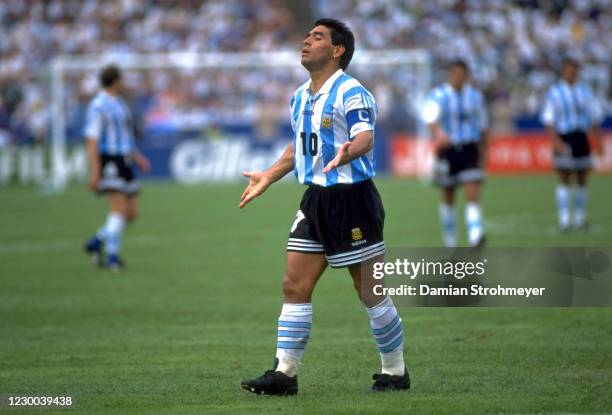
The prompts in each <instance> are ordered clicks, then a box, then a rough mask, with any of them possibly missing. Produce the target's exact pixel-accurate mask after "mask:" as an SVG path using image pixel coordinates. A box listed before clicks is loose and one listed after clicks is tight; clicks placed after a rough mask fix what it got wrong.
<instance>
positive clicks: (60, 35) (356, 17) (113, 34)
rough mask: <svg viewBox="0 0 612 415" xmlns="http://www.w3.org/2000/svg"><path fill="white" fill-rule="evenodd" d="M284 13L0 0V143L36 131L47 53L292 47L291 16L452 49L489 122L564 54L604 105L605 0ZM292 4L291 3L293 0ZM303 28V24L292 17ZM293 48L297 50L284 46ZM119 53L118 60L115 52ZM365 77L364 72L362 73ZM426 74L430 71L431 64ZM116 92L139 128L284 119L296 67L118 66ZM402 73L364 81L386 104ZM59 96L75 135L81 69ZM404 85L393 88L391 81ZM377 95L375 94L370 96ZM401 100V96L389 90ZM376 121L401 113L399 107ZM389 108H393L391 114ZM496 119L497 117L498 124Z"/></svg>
mask: <svg viewBox="0 0 612 415" xmlns="http://www.w3.org/2000/svg"><path fill="white" fill-rule="evenodd" d="M309 4H310V9H309V10H308V12H307V13H306V15H303V14H302V15H297V14H296V7H292V4H291V2H290V1H289V0H287V1H283V0H208V1H196V0H31V1H23V0H2V1H0V22H1V25H0V146H1V145H2V144H5V143H8V142H17V143H22V142H33V141H44V140H45V139H46V138H47V137H48V134H49V124H50V115H49V109H50V107H49V69H48V63H49V62H50V60H51V59H52V58H53V57H54V56H57V55H59V54H83V53H92V54H101V53H114V54H120V53H123V52H136V53H163V52H183V51H191V52H218V51H223V52H237V51H279V50H291V51H296V50H297V49H299V47H300V42H301V40H302V38H303V36H304V31H303V27H304V24H303V21H302V20H301V19H304V18H308V19H315V18H316V17H318V16H333V17H338V18H340V19H342V20H345V21H347V23H349V25H350V26H351V28H352V29H353V30H354V32H355V34H356V37H357V42H358V43H357V45H358V48H360V49H389V48H422V49H427V50H429V51H430V52H431V53H432V54H433V58H434V63H435V65H434V67H435V68H441V67H443V64H444V63H445V62H448V61H449V60H451V59H454V58H457V57H462V58H464V59H466V60H467V61H468V63H469V64H470V66H471V68H472V73H473V77H474V80H475V82H476V83H477V84H478V85H479V86H481V87H482V88H483V89H484V90H485V93H486V96H487V98H488V100H489V102H490V104H491V110H492V113H493V118H494V121H495V120H496V119H500V120H503V119H507V120H511V119H513V118H515V117H518V116H521V115H525V114H534V113H536V112H537V109H538V105H539V100H540V97H541V94H542V91H543V90H544V89H545V88H546V87H547V86H548V85H549V84H550V83H551V82H552V81H553V80H554V79H555V68H557V66H558V64H559V62H560V59H561V57H563V56H564V55H567V54H571V55H572V56H574V57H576V58H578V59H579V60H580V61H581V62H583V65H584V75H585V76H586V77H587V78H588V79H589V81H590V82H592V83H593V85H594V86H595V87H596V89H597V91H598V92H599V94H600V95H601V96H602V98H604V99H605V100H607V101H606V105H607V108H608V112H610V108H611V105H610V96H611V93H610V88H611V86H610V76H611V74H610V71H611V69H610V68H611V67H612V65H611V56H610V55H611V53H610V52H611V51H612V0H574V1H569V0H565V1H564V0H548V1H544V0H539V1H538V0H515V1H504V0H463V1H459V0H432V1H426V2H423V1H418V0H368V1H357V0H334V1H333V2H329V1H325V0H313V1H311V2H310V3H309ZM293 5H295V3H294V4H293ZM306 26H307V25H306ZM296 59H297V54H296ZM119 63H120V62H119ZM366 75H367V74H365V75H364V76H366ZM434 75H435V76H434V80H435V81H436V82H437V81H440V80H441V79H443V75H444V74H443V72H441V71H439V70H437V71H436V72H435V74H434ZM125 78H126V79H125V80H126V86H127V87H128V90H129V92H130V102H131V104H132V106H133V109H134V111H135V112H136V114H137V117H138V119H140V120H142V123H143V124H144V125H145V126H146V125H157V124H159V125H164V124H175V125H176V124H180V125H182V126H193V127H199V126H202V125H207V124H211V123H215V122H217V123H218V122H232V121H236V120H239V119H245V120H251V121H252V120H260V119H264V120H265V119H271V120H273V121H281V119H283V121H286V120H284V118H285V117H286V114H287V105H288V97H289V96H290V95H291V93H292V91H293V89H294V88H295V87H296V86H297V85H299V83H301V82H302V81H303V80H304V78H305V72H303V71H301V70H299V69H296V70H289V71H287V70H285V69H277V70H269V71H253V70H247V69H244V70H231V71H228V70H225V71H223V70H219V71H214V72H213V71H208V72H202V71H198V70H194V69H181V70H147V71H131V72H129V73H127V74H126V77H125ZM405 78H406V77H405V76H403V75H402V74H397V75H396V76H392V77H388V76H378V77H376V76H374V77H373V78H372V79H371V80H368V79H366V80H365V81H366V82H365V83H366V84H367V83H368V82H372V83H374V84H375V85H369V86H370V87H371V88H372V89H375V91H374V92H375V95H377V92H379V94H380V98H379V100H380V101H381V102H382V103H383V107H384V106H385V105H384V103H385V102H388V103H392V102H396V101H397V99H399V98H398V97H395V96H393V91H397V90H400V91H401V90H403V89H401V88H400V89H398V88H395V87H394V85H393V83H394V82H399V83H401V82H404V81H405V80H406V79H405ZM66 86H67V89H66V100H65V102H64V105H65V110H66V114H67V117H68V119H67V121H68V127H69V129H71V135H73V136H78V135H79V132H80V126H81V125H82V122H83V118H84V110H85V105H86V103H87V100H88V99H90V98H91V96H92V95H93V94H94V93H95V91H96V89H97V74H96V73H93V72H91V71H89V72H87V71H83V72H80V73H74V74H72V75H70V76H68V77H67V83H66ZM404 87H405V85H404ZM377 98H378V95H377ZM400 102H401V99H400ZM388 107H389V108H395V109H396V111H395V112H393V111H387V110H385V111H383V114H384V115H385V116H388V117H389V118H391V119H392V118H396V119H400V120H401V119H405V117H404V114H401V112H402V111H409V109H406V108H402V106H401V105H388ZM398 112H400V113H398ZM501 124H503V123H502V122H500V125H501Z"/></svg>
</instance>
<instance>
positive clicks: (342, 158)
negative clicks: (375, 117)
mask: <svg viewBox="0 0 612 415" xmlns="http://www.w3.org/2000/svg"><path fill="white" fill-rule="evenodd" d="M373 142H374V136H373V135H372V131H362V132H360V133H359V134H357V135H356V136H355V138H354V139H353V141H347V142H346V143H344V144H342V147H340V150H339V151H338V154H336V157H334V159H333V160H332V161H330V162H329V163H327V166H325V167H324V168H323V173H326V174H327V173H329V172H330V171H332V170H333V169H335V168H337V167H340V166H344V165H345V164H348V163H350V162H351V161H353V160H355V159H356V158H359V157H361V156H363V155H364V154H366V153H367V152H368V151H370V150H372V144H373Z"/></svg>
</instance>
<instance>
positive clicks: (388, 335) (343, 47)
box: [240, 19, 410, 395]
mask: <svg viewBox="0 0 612 415" xmlns="http://www.w3.org/2000/svg"><path fill="white" fill-rule="evenodd" d="M354 42H355V41H354V37H353V34H352V32H351V31H350V29H349V28H348V27H347V26H346V25H345V24H344V23H342V22H340V21H338V20H335V19H320V20H318V21H317V22H316V23H315V24H314V27H313V28H312V30H311V31H310V32H308V34H307V35H306V38H305V39H304V42H303V49H302V55H301V62H302V65H303V66H304V67H305V68H306V69H307V70H308V72H309V74H310V80H309V81H307V82H306V83H304V84H303V85H302V86H300V87H299V88H298V89H297V91H296V92H295V94H294V95H293V97H292V98H291V125H292V127H293V131H294V137H293V141H292V143H291V144H289V145H288V146H287V149H286V150H285V152H284V154H283V155H282V156H281V157H280V158H279V159H278V160H277V161H276V162H275V163H274V164H273V165H272V166H271V167H270V168H268V169H267V170H265V171H263V172H245V173H244V175H245V176H246V177H248V178H249V184H248V186H247V187H246V189H245V191H244V193H243V194H242V197H241V200H240V207H241V208H242V207H244V206H245V205H246V204H247V203H249V202H250V201H251V200H253V198H255V197H257V196H259V195H261V194H262V193H263V192H264V191H265V190H266V189H267V188H268V187H269V186H270V185H271V184H272V183H274V182H276V181H277V180H279V179H281V178H282V177H283V176H285V175H286V174H287V173H289V172H290V171H292V170H293V171H294V173H295V175H296V176H297V178H298V180H299V182H300V183H302V184H304V185H306V186H308V188H307V189H306V191H305V193H304V196H303V198H302V201H301V203H300V208H299V210H298V211H297V215H296V217H295V220H294V222H293V225H292V227H291V230H290V233H289V242H288V244H287V261H286V269H285V277H284V281H283V292H284V304H283V307H282V311H281V314H280V317H279V319H278V337H277V349H276V358H275V363H274V367H273V369H272V370H269V371H267V372H266V373H264V375H262V376H261V377H259V378H256V379H251V380H245V381H243V382H242V387H243V388H244V389H246V390H248V391H251V392H254V393H258V394H270V395H293V394H296V393H297V390H298V386H297V372H298V366H299V365H300V361H301V359H302V355H303V352H304V348H305V346H306V343H307V341H308V338H309V336H310V328H311V324H312V303H311V298H312V293H313V291H314V288H315V285H316V283H317V281H318V280H319V278H320V277H321V275H322V274H323V272H324V271H325V269H326V268H327V265H328V264H329V265H330V266H332V267H347V268H348V271H349V274H350V276H351V277H352V279H353V282H354V286H355V289H356V290H357V293H358V295H359V297H360V299H361V300H362V302H363V303H364V305H365V307H366V310H367V313H368V315H369V318H370V327H371V329H372V333H373V335H374V338H375V341H376V344H377V347H378V350H379V352H380V357H381V362H382V373H381V374H376V375H374V379H375V383H374V385H373V386H372V390H374V391H389V390H401V389H408V388H409V386H410V379H409V375H408V371H407V369H406V367H405V365H404V358H403V326H402V320H401V318H400V317H399V315H398V313H397V310H396V308H395V306H394V304H393V302H392V300H391V298H389V297H380V296H376V295H374V293H373V291H372V286H373V280H372V277H371V267H372V263H373V262H375V261H381V260H383V258H384V257H383V255H384V252H385V245H384V240H383V223H384V218H385V213H384V209H383V205H382V201H381V199H380V196H379V194H378V191H377V190H376V187H375V186H374V183H373V182H372V177H373V176H374V150H373V141H374V124H375V121H376V103H375V101H374V97H373V96H372V94H370V92H369V91H368V90H366V89H365V88H364V87H363V86H362V85H361V84H360V83H359V82H358V81H357V80H356V79H354V78H352V77H351V76H349V75H347V74H346V73H344V70H345V69H346V68H347V67H348V65H349V63H350V61H351V58H352V55H353V51H354V49H355V44H354ZM362 266H363V268H362ZM362 269H363V271H362ZM338 324H341V316H338Z"/></svg>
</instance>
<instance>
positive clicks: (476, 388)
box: [0, 176, 612, 414]
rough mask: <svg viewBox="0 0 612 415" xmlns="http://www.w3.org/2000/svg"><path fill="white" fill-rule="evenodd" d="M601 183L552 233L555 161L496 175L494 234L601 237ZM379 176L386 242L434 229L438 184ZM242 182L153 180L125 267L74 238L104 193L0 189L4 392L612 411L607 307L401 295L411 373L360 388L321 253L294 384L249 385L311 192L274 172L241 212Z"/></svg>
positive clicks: (404, 408)
mask: <svg viewBox="0 0 612 415" xmlns="http://www.w3.org/2000/svg"><path fill="white" fill-rule="evenodd" d="M611 184H612V179H611V178H610V177H594V178H593V180H592V183H591V190H592V191H591V203H590V219H591V223H592V227H591V231H590V232H589V233H569V234H564V235H559V234H558V233H557V231H556V221H555V207H554V199H553V192H554V186H555V180H554V178H553V177H552V176H540V177H520V178H491V179H489V181H488V182H487V185H486V188H485V190H484V201H483V206H484V212H485V223H486V226H487V229H488V234H489V241H490V245H491V246H608V247H609V246H611V245H612V215H611V214H610V206H612V195H611V194H610V189H611V186H610V185H611ZM377 185H378V187H379V190H380V192H381V195H382V197H383V201H384V203H385V208H386V211H387V222H386V226H385V239H386V243H387V245H388V246H437V245H439V244H440V229H439V225H438V220H437V203H438V193H437V191H435V190H434V189H432V188H429V187H427V186H423V185H422V184H419V183H418V182H415V181H401V180H392V179H378V180H377ZM242 188H243V184H232V185H214V186H213V185H211V186H197V187H180V186H176V185H172V184H169V183H166V184H153V183H149V184H146V185H145V186H144V192H143V195H142V214H141V217H140V219H139V220H138V221H137V222H136V223H135V224H134V225H132V226H130V227H129V228H128V230H127V232H126V235H125V249H124V256H125V259H126V262H127V263H128V268H127V269H126V270H125V271H124V272H122V273H121V274H111V273H109V272H106V271H103V270H98V269H94V268H93V267H92V266H91V264H90V263H89V262H88V259H87V258H86V257H85V256H84V254H83V253H82V252H81V245H82V243H83V242H84V240H85V238H86V237H87V236H89V235H90V234H91V233H92V232H93V231H94V230H95V229H96V228H97V227H98V226H99V225H100V224H101V223H102V222H103V220H104V216H105V210H106V207H105V204H104V202H103V200H100V199H97V198H95V197H93V196H92V195H91V194H89V193H87V192H86V191H85V190H84V189H83V188H78V187H73V188H70V189H69V190H68V191H67V193H65V194H63V195H56V196H43V195H41V194H39V193H38V191H37V190H36V189H32V188H18V187H9V188H2V189H0V200H1V201H2V203H0V283H1V287H2V289H1V290H0V338H1V341H0V356H2V359H1V360H0V395H7V394H11V395H20V396H24V395H30V396H32V395H34V396H66V395H70V396H73V397H74V399H75V401H76V405H75V407H74V408H73V409H72V410H70V411H72V412H71V413H84V414H98V413H116V414H153V413H165V414H202V413H223V414H238V413H249V414H257V413H261V414H269V413H292V414H301V413H317V414H320V413H326V414H357V413H384V414H395V413H397V414H481V413H482V414H495V413H568V412H572V413H602V412H612V398H611V396H612V394H611V393H610V391H611V390H612V389H611V385H612V310H610V309H604V308H599V309H595V308H590V309H500V308H496V309H474V308H472V309H470V308H463V309H461V308H454V309H451V308H437V309H436V308H429V309H427V308H402V309H400V310H399V311H400V314H401V315H402V317H403V319H404V324H405V333H406V357H407V362H408V365H409V367H410V369H411V374H412V378H413V386H412V389H411V390H410V391H409V392H408V393H394V394H387V395H382V396H381V395H372V394H368V393H367V390H368V388H369V386H370V385H371V380H370V376H371V374H372V373H374V372H376V371H377V370H378V369H379V358H378V353H377V351H376V348H375V344H374V341H373V339H372V338H371V335H370V332H369V328H368V320H367V315H366V313H365V311H364V310H363V307H362V306H361V305H360V303H359V301H358V299H357V297H356V295H355V293H354V292H353V288H352V285H351V281H350V278H349V277H348V275H347V272H346V271H344V270H328V271H327V272H326V274H325V275H324V277H323V278H322V279H321V282H320V284H319V286H318V288H317V291H316V292H315V297H314V300H313V304H314V324H313V331H312V335H311V339H310V342H309V344H308V347H307V350H306V354H305V357H304V360H303V365H302V369H301V371H300V376H299V382H300V392H299V394H298V395H297V396H296V397H292V398H274V397H265V396H255V395H252V394H249V393H247V392H245V391H243V390H241V389H240V387H239V385H240V380H241V379H243V378H245V377H253V376H257V375H259V374H261V373H262V372H263V370H265V369H268V368H269V367H270V365H271V363H272V358H273V355H274V349H275V341H276V339H275V334H276V319H277V317H278V313H279V310H280V306H281V302H282V292H281V279H282V273H283V267H284V249H285V245H286V238H287V234H288V230H289V227H290V226H291V223H292V219H293V217H294V215H295V211H296V210H297V206H298V203H299V198H300V196H301V193H302V192H303V188H302V187H301V186H299V185H297V184H291V183H281V184H277V185H275V186H273V187H272V188H270V189H269V191H268V192H267V193H266V194H265V195H264V196H263V197H262V198H260V199H258V200H255V201H254V203H253V204H252V205H251V206H248V207H247V208H246V209H245V210H243V211H240V210H238V208H237V204H238V198H239V196H240V194H241V192H242ZM460 211H461V210H460ZM461 222H463V221H461ZM462 240H465V230H463V231H462ZM70 411H69V412H70ZM0 412H7V413H12V412H14V413H53V412H56V411H55V410H52V409H39V410H36V409H27V408H25V409H24V408H21V409H14V408H12V409H9V408H6V407H4V408H0ZM57 412H59V411H57ZM62 413H66V412H65V411H62Z"/></svg>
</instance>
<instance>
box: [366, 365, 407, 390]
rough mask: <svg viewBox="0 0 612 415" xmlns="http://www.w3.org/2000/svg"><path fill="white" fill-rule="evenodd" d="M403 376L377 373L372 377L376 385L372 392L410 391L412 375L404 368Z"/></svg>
mask: <svg viewBox="0 0 612 415" xmlns="http://www.w3.org/2000/svg"><path fill="white" fill-rule="evenodd" d="M404 371H405V372H404V375H403V376H394V375H388V374H386V373H382V374H380V373H377V374H375V375H374V376H372V379H374V384H373V385H372V392H392V391H400V390H407V389H410V374H409V373H408V369H407V368H404Z"/></svg>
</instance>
